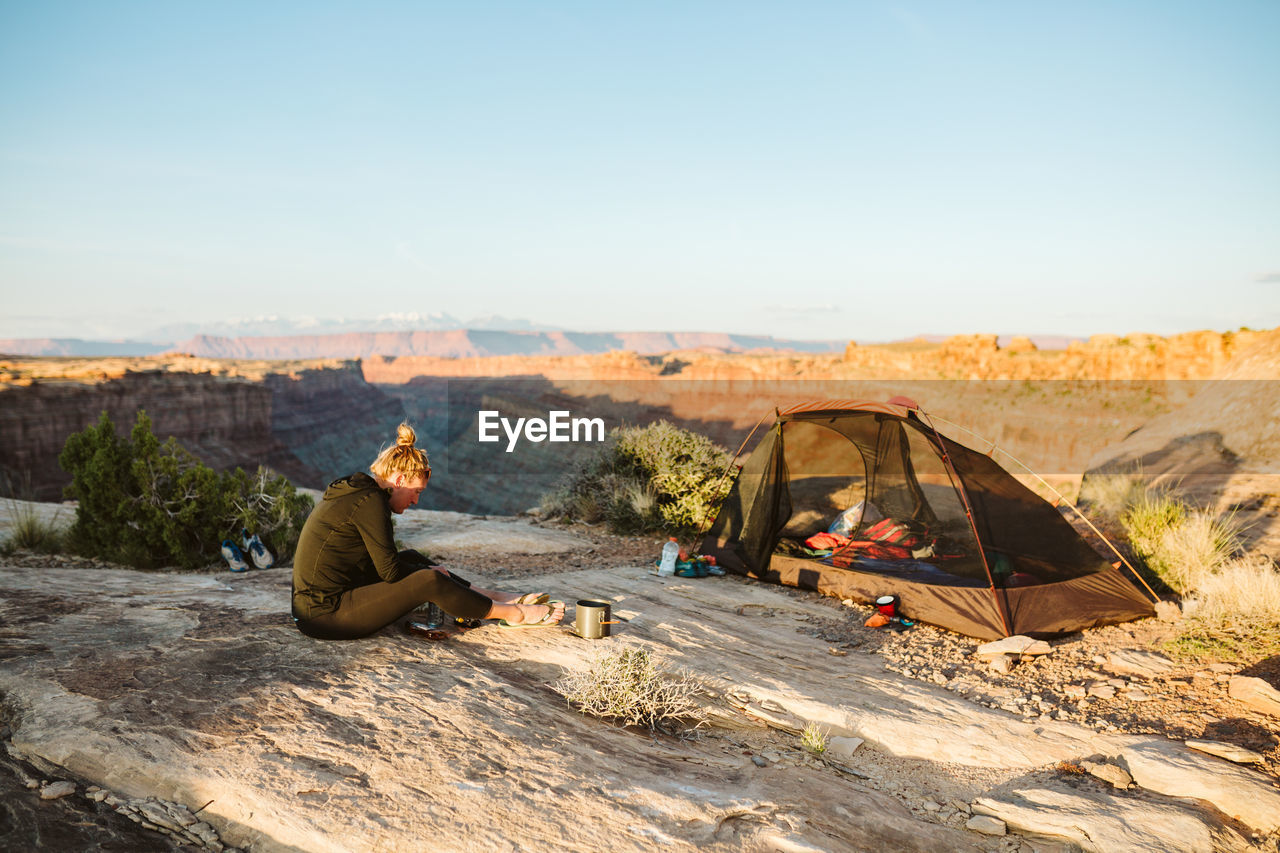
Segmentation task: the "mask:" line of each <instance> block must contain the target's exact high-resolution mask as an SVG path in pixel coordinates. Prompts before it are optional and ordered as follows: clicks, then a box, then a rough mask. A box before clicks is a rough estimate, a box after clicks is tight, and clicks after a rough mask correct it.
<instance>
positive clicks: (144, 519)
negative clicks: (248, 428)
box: [58, 412, 312, 569]
mask: <svg viewBox="0 0 1280 853" xmlns="http://www.w3.org/2000/svg"><path fill="white" fill-rule="evenodd" d="M58 463H59V464H60V465H61V466H62V467H63V469H64V470H65V471H67V472H68V473H69V474H71V485H70V486H68V487H67V490H66V491H67V496H68V497H73V498H75V499H76V500H77V501H78V502H79V505H78V507H77V509H76V517H75V520H74V522H73V523H72V525H71V528H70V530H68V531H67V539H68V542H69V544H70V546H71V547H72V548H73V549H74V550H76V551H77V552H79V553H81V554H85V555H87V556H92V557H99V558H102V559H106V560H110V561H112V562H117V563H124V564H126V565H130V566H134V567H136V568H143V569H154V568H160V567H162V566H172V565H177V566H181V567H183V568H198V567H201V566H207V565H209V564H210V563H213V562H216V561H217V560H218V559H219V552H218V549H219V546H220V544H221V542H222V540H223V539H228V538H229V539H232V540H233V541H236V542H238V541H239V540H240V532H241V529H242V528H245V527H247V528H248V529H249V530H251V531H254V532H257V533H258V534H259V535H260V536H262V538H263V540H264V542H266V543H267V545H268V547H269V548H271V549H272V551H273V553H274V554H275V556H276V557H277V559H280V560H284V559H287V557H288V556H290V555H291V554H292V552H293V548H294V545H295V544H296V543H297V539H298V533H299V532H300V531H301V529H302V524H303V522H305V521H306V517H307V515H308V513H309V512H310V510H311V506H312V503H311V498H310V497H308V496H306V495H302V494H298V493H297V491H296V490H295V489H294V488H293V486H292V485H290V483H289V481H288V480H286V479H284V478H283V477H277V476H273V475H271V474H268V473H267V472H266V471H265V470H262V469H260V470H259V471H258V472H257V473H256V474H255V475H249V474H246V473H245V472H244V471H242V470H240V469H236V470H235V471H230V472H226V473H223V474H218V473H217V472H215V471H214V470H213V469H211V468H209V467H208V466H206V465H204V464H203V463H201V462H200V460H199V459H197V458H196V457H195V456H193V455H192V454H191V453H189V452H188V451H187V450H186V449H185V448H183V447H182V445H180V444H178V442H177V441H176V440H175V439H173V438H170V439H169V440H168V441H166V442H164V443H163V444H162V443H161V442H160V441H159V439H157V438H156V436H155V435H154V434H153V433H152V431H151V419H150V418H148V417H147V415H146V413H145V412H139V413H138V418H137V422H136V423H135V424H134V427H133V430H132V432H131V433H130V436H129V438H127V439H126V438H122V437H120V436H119V435H117V434H116V430H115V426H114V424H112V422H111V419H110V418H109V417H108V416H107V414H106V413H105V412H104V413H103V414H102V417H101V419H100V420H99V421H98V423H97V424H96V425H94V426H90V427H88V428H87V429H85V430H84V431H83V432H79V433H74V434H73V435H71V436H70V437H69V438H68V439H67V442H66V444H65V445H64V446H63V449H62V453H61V454H60V455H59V457H58Z"/></svg>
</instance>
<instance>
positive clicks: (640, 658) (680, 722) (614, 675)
mask: <svg viewBox="0 0 1280 853" xmlns="http://www.w3.org/2000/svg"><path fill="white" fill-rule="evenodd" d="M552 687H553V689H555V691H556V692H557V693H559V694H560V695H562V696H564V697H565V699H566V700H567V701H568V702H569V704H570V705H573V706H576V707H577V708H578V710H579V711H581V712H582V713H584V714H591V715H593V716H596V717H605V718H609V719H615V720H617V721H618V722H619V723H621V724H622V725H624V726H645V727H646V728H648V729H649V730H650V731H656V730H658V729H664V730H669V729H672V728H676V729H686V728H690V727H696V726H697V725H699V724H700V723H701V722H702V721H703V720H704V719H705V718H706V711H705V710H704V709H703V708H702V706H701V705H699V704H698V703H697V702H696V701H694V697H695V696H697V695H699V694H701V693H702V692H703V690H702V687H701V686H700V685H699V684H698V683H697V682H695V681H694V680H693V678H692V677H691V676H688V675H683V674H679V675H677V674H672V673H669V672H667V671H665V670H663V669H662V668H661V667H659V666H658V664H657V663H656V662H655V661H654V660H653V658H652V657H651V656H650V655H649V652H648V651H646V650H644V649H638V648H631V649H621V650H619V651H616V652H612V653H609V654H605V655H602V656H600V657H597V658H596V659H595V660H593V661H591V662H590V663H589V664H588V665H587V667H586V668H585V669H582V670H578V671H574V672H570V673H569V674H568V675H566V676H565V677H564V678H562V679H561V680H560V681H558V682H556V683H555V684H554V685H552ZM690 724H692V726H691V725H690Z"/></svg>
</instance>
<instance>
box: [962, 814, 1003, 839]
mask: <svg viewBox="0 0 1280 853" xmlns="http://www.w3.org/2000/svg"><path fill="white" fill-rule="evenodd" d="M964 828H965V829H971V830H973V831H974V832H981V833H982V834H983V835H1004V834H1005V833H1006V832H1007V831H1008V827H1007V826H1005V823H1004V821H1002V820H1000V818H998V817H991V816H990V815H984V814H981V815H974V816H973V817H971V818H969V819H968V820H967V821H965V824H964Z"/></svg>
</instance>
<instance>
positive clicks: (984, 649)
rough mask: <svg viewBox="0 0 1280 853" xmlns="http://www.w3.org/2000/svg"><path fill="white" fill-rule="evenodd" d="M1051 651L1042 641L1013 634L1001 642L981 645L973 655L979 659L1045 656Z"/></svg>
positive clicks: (996, 641)
mask: <svg viewBox="0 0 1280 853" xmlns="http://www.w3.org/2000/svg"><path fill="white" fill-rule="evenodd" d="M1051 651H1053V648H1052V647H1051V646H1050V645H1049V644H1048V643H1046V642H1045V641H1044V640H1033V639H1032V638H1031V637H1025V636H1023V635H1022V634H1015V635H1013V636H1012V637H1005V638H1004V639H1003V640H995V641H993V642H990V643H983V644H982V645H980V646H978V648H977V649H976V650H975V651H974V655H976V656H977V657H980V658H987V657H998V656H1000V655H1047V654H1049V652H1051Z"/></svg>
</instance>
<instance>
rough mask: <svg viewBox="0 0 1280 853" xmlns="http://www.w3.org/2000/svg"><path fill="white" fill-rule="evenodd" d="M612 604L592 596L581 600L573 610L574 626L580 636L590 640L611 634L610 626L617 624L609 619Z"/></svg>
mask: <svg viewBox="0 0 1280 853" xmlns="http://www.w3.org/2000/svg"><path fill="white" fill-rule="evenodd" d="M612 606H613V605H612V604H610V603H609V602H608V601H596V600H595V599H591V598H584V599H582V600H581V601H579V602H578V604H577V606H576V607H575V608H574V611H573V619H574V628H575V629H576V630H577V632H578V636H579V637H583V638H585V639H588V640H598V639H600V638H601V637H607V636H609V626H610V625H613V624H615V623H613V622H611V621H609V617H610V615H611V609H612Z"/></svg>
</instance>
